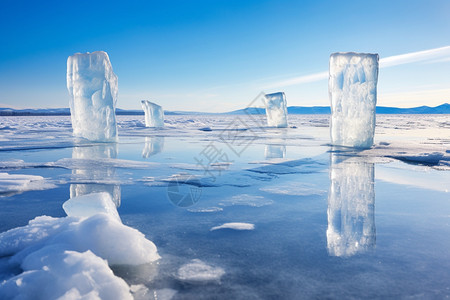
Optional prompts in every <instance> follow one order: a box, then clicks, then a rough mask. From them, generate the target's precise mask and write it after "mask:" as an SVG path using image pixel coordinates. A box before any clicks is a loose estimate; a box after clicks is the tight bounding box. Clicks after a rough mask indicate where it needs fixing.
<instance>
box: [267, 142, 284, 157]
mask: <svg viewBox="0 0 450 300" xmlns="http://www.w3.org/2000/svg"><path fill="white" fill-rule="evenodd" d="M264 157H265V158H266V159H272V158H285V157H286V146H285V145H266V148H265V150H264Z"/></svg>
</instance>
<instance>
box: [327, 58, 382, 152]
mask: <svg viewBox="0 0 450 300" xmlns="http://www.w3.org/2000/svg"><path fill="white" fill-rule="evenodd" d="M377 81H378V54H367V53H352V52H345V53H333V54H331V56H330V74H329V81H328V92H329V96H330V101H331V124H330V127H331V142H332V144H333V145H337V146H346V147H356V148H370V147H371V146H372V145H373V137H374V133H375V107H376V103H377Z"/></svg>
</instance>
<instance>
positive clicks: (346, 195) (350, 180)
mask: <svg viewBox="0 0 450 300" xmlns="http://www.w3.org/2000/svg"><path fill="white" fill-rule="evenodd" d="M346 159H348V157H345V156H344V157H339V156H338V155H335V154H332V155H331V166H330V180H331V184H330V190H329V194H328V211H327V212H328V213H327V214H328V229H327V244H328V251H329V253H330V255H334V256H352V255H355V254H356V253H361V252H365V251H367V250H369V249H372V248H373V247H374V246H375V213H374V209H375V188H374V165H373V164H372V163H367V162H365V161H364V159H363V158H361V159H356V160H350V161H346Z"/></svg>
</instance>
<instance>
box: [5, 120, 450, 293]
mask: <svg viewBox="0 0 450 300" xmlns="http://www.w3.org/2000/svg"><path fill="white" fill-rule="evenodd" d="M117 121H118V127H119V142H118V143H117V144H115V143H109V144H108V143H91V142H86V141H82V140H77V139H75V138H73V137H72V129H71V123H70V117H68V116H67V117H65V116H64V117H62V116H58V117H49V116H45V117H44V116H42V117H1V118H0V232H2V233H1V234H0V298H2V296H3V297H6V298H8V297H12V296H11V291H12V292H13V293H14V294H16V295H17V294H20V293H22V292H24V291H25V289H27V288H28V289H31V290H33V291H36V292H35V293H38V294H39V291H40V289H44V288H45V285H46V284H48V285H51V284H53V283H52V282H46V281H45V280H44V279H45V278H47V277H45V276H41V275H42V273H45V272H47V273H48V272H51V271H52V270H51V268H52V267H53V268H56V269H57V268H58V266H61V265H64V263H66V262H67V258H66V260H65V261H64V262H61V264H59V263H58V261H57V257H56V256H55V258H54V260H53V261H52V263H49V264H48V265H45V266H44V267H42V268H41V269H39V270H37V269H36V270H34V269H33V271H28V272H35V273H34V274H38V275H36V276H35V277H33V278H32V277H30V276H29V273H27V274H24V273H26V272H24V270H26V269H27V268H30V265H33V264H32V263H30V260H29V259H28V260H27V259H25V258H24V257H25V255H28V254H29V253H32V252H33V251H35V250H36V248H33V247H37V246H36V245H34V244H33V243H35V239H37V238H38V236H39V235H40V233H42V232H41V231H40V230H42V228H44V227H43V226H47V227H45V228H46V230H47V231H46V232H45V234H48V236H49V237H51V238H49V239H47V240H48V241H47V242H46V246H49V245H50V246H52V247H54V246H55V245H56V242H55V241H58V243H66V244H67V243H68V241H70V242H72V240H73V239H69V238H67V237H68V236H71V235H68V234H69V233H70V234H74V236H77V237H78V235H77V234H78V232H83V231H82V228H83V226H87V225H86V224H85V223H83V222H81V221H79V219H71V218H72V217H71V216H69V217H68V216H67V213H66V211H70V212H72V213H74V214H84V213H86V214H87V213H88V212H87V211H85V212H82V211H79V210H77V209H76V208H71V207H69V206H68V204H65V206H64V208H63V204H64V203H65V202H66V201H67V200H68V199H69V198H73V197H76V196H82V195H89V194H92V193H102V195H103V196H105V194H104V193H107V194H108V195H106V196H107V197H106V196H105V197H106V198H107V199H110V200H105V199H106V198H105V199H103V198H102V199H101V201H100V200H99V202H98V203H97V202H96V203H95V205H94V204H92V205H91V206H89V205H90V204H89V203H88V204H87V206H85V207H88V206H89V213H91V212H92V211H97V210H99V209H104V210H109V211H111V210H114V207H112V208H110V207H109V206H108V205H107V204H105V205H104V206H102V205H103V204H102V203H106V202H104V201H111V200H112V201H113V203H114V204H115V206H116V207H117V211H118V216H117V215H114V212H113V213H112V215H113V217H111V218H113V219H114V220H116V219H120V220H119V221H118V222H119V223H117V224H120V226H122V227H120V226H119V225H117V224H116V223H114V222H116V221H111V220H109V219H108V220H100V219H99V220H97V221H96V222H97V223H94V224H97V225H95V226H100V225H99V224H103V225H102V226H109V225H104V224H115V225H117V226H119V227H117V228H115V229H114V230H116V231H111V230H109V228H108V227H104V228H103V227H102V228H103V229H105V230H106V231H105V232H107V234H105V236H103V238H102V237H96V236H95V235H94V238H93V239H98V240H97V241H95V247H93V248H92V249H91V248H89V247H88V244H83V245H80V244H77V245H76V247H78V248H77V249H83V250H82V251H86V250H89V251H92V253H93V254H92V253H90V252H89V253H88V252H86V253H88V254H86V255H85V256H84V258H83V259H85V261H86V262H91V264H89V263H87V267H89V266H90V268H91V269H94V268H96V267H98V268H100V269H101V272H100V271H98V272H97V270H90V271H89V272H94V273H90V274H94V275H95V276H97V277H95V276H94V275H92V277H93V278H97V280H101V279H105V280H106V279H108V278H110V277H111V278H117V277H120V278H122V279H123V280H124V281H125V283H126V284H125V283H124V282H123V280H119V279H120V278H117V288H119V286H120V288H122V290H125V291H127V292H128V291H130V292H131V294H132V295H133V297H134V298H135V299H212V298H214V299H302V298H319V299H322V298H327V299H328V298H330V299H361V298H395V299H402V298H408V299H410V298H413V299H416V298H417V299H424V298H426V299H430V298H431V299H441V298H446V297H449V296H450V272H449V270H450V239H449V236H450V193H449V191H450V116H449V115H378V116H377V127H376V133H375V146H374V147H373V148H372V149H369V150H364V151H358V150H355V149H350V148H336V147H331V146H330V145H329V143H330V138H329V127H328V123H329V116H326V115H289V127H288V128H268V127H267V126H266V125H265V124H266V121H265V116H246V115H236V116H231V115H194V116H166V119H165V127H164V128H146V127H145V123H144V117H143V116H118V119H117ZM102 201H103V202H102ZM97 204H98V205H100V206H101V207H100V206H98V205H97ZM96 205H97V206H96ZM68 207H69V208H68ZM99 207H100V208H99ZM69 209H72V210H69ZM86 209H88V208H86ZM40 216H48V217H52V218H48V217H47V218H44V217H40ZM36 217H40V218H38V219H36V220H35V221H33V222H34V223H33V222H32V223H31V225H32V226H31V225H30V226H28V227H24V226H26V225H27V224H29V221H30V220H33V219H35V218H36ZM77 222H81V223H77ZM111 222H113V223H111ZM120 222H122V223H123V224H121V223H120ZM44 223H45V224H47V225H45V224H44ZM91 223H92V222H91ZM33 224H34V225H33ZM48 224H52V225H51V226H50V225H48ZM83 224H84V225H83ZM33 226H35V227H33ZM60 226H62V227H64V226H69V227H70V228H72V229H70V230H69V231H67V232H65V233H64V234H65V237H66V238H64V237H60V236H58V237H57V238H56V237H53V236H52V234H53V233H52V232H53V231H52V230H56V228H57V227H58V228H60ZM77 226H78V227H77ZM62 227H61V228H62ZM39 228H41V229H39ZM87 228H94V227H87ZM12 229H14V231H10V232H9V233H8V232H7V231H8V230H12ZM103 229H102V230H103ZM25 230H28V231H27V233H28V235H27V236H26V239H27V240H26V241H25V238H24V237H25ZM58 230H59V229H58ZM78 230H79V231H78ZM127 230H128V231H127ZM136 230H137V231H139V232H140V233H142V234H143V235H145V239H144V237H143V236H141V235H139V232H137V231H136ZM99 232H103V231H99ZM114 232H119V233H120V234H118V235H115V234H113V233H114ZM123 232H130V234H125V235H122V233H123ZM12 233H14V234H15V236H16V238H17V237H20V238H22V239H23V240H22V242H23V243H25V242H26V243H29V244H30V245H31V246H30V247H29V248H26V249H25V250H26V251H25V252H26V253H25V254H23V252H22V253H19V251H18V250H17V249H16V248H17V247H20V245H18V244H19V243H15V240H14V238H12V237H11V236H12ZM41 235H44V234H41ZM55 236H56V235H55ZM116 236H117V239H115V237H116ZM134 236H136V238H134ZM105 237H107V239H105ZM44 238H45V237H44ZM103 240H105V242H103ZM106 240H107V241H106ZM61 241H63V242H61ZM137 241H139V242H137ZM150 241H151V242H153V243H154V245H155V246H156V248H157V254H156V253H154V252H149V253H151V254H149V255H153V256H152V258H151V259H148V258H149V257H148V256H146V255H143V254H142V253H143V252H139V251H137V250H136V249H140V248H139V247H143V246H142V245H144V244H145V243H150V244H151V242H150ZM105 243H107V245H106V244H105ZM150 244H149V246H148V247H147V248H145V247H144V248H145V249H147V250H148V249H149V247H150V248H151V247H152V246H151V245H150ZM27 245H28V244H27ZM33 245H34V246H33ZM58 245H59V244H58ZM14 247H16V248H14ZM71 247H75V246H74V245H72V246H71ZM76 247H75V248H76ZM96 247H97V248H98V247H100V248H102V247H103V248H105V247H106V248H109V249H110V250H111V249H114V251H116V252H114V251H113V252H111V253H110V252H107V254H105V255H106V256H102V255H101V253H103V252H101V251H100V250H96V249H97V248H96ZM100 248H98V249H100ZM130 248H133V249H130ZM15 249H16V250H15ZM43 249H47V248H43ZM64 249H65V248H64ZM70 249H72V248H70ZM73 249H74V248H73ZM73 249H72V250H73ZM119 249H120V250H119ZM124 249H125V250H124ZM153 250H154V249H153ZM42 251H43V250H42ZM79 251H81V250H79ZM128 251H129V253H128ZM137 252H139V253H137ZM18 253H19V254H20V255H18ZM49 253H50V252H49ZM65 253H66V254H67V252H65ZM105 253H106V252H105ZM69 254H70V255H72V256H70V257H72V258H73V257H74V256H73V255H74V254H73V253H72V252H71V253H69ZM69 254H68V255H69ZM128 254H129V255H128ZM108 255H111V256H108ZM158 255H159V256H158ZM88 256H89V257H88ZM96 256H99V257H101V258H102V259H107V260H108V263H109V267H110V268H111V269H112V271H113V272H114V274H109V273H108V271H109V269H108V266H107V265H105V264H104V263H103V264H102V261H97V260H96V259H97V257H96ZM135 257H136V260H135V261H133V262H132V263H130V262H129V261H128V260H129V259H131V258H133V259H134V258H135ZM158 257H160V258H159V259H157V258H158ZM114 259H116V260H114ZM127 259H128V260H127ZM156 259H157V260H156ZM147 260H148V262H147ZM115 261H116V263H114V262H115ZM66 267H67V266H66ZM49 268H50V270H49ZM70 270H71V271H70V272H73V273H72V275H73V276H72V277H70V276H67V279H65V278H63V279H61V281H63V280H66V281H67V282H61V283H58V284H59V286H60V287H61V290H58V291H56V292H55V293H59V294H53V295H51V296H53V297H56V296H62V295H65V296H66V297H69V296H70V295H72V296H73V295H75V296H76V295H83V293H88V292H89V291H84V290H83V289H82V288H79V289H78V290H77V291H74V290H73V289H72V290H69V289H67V293H65V292H66V291H65V290H64V286H65V285H67V286H70V281H71V280H75V281H76V280H77V279H76V278H78V277H77V272H80V273H82V272H85V271H86V264H85V267H84V269H83V268H81V269H77V270H78V271H77V270H74V269H70ZM38 271H39V272H41V273H37V272H38ZM65 272H66V271H65ZM95 272H97V273H95ZM39 274H41V275H39ZM45 274H46V273H45ZM64 274H66V273H64ZM26 276H28V277H26ZM37 276H41V277H37ZM108 276H109V277H108ZM30 278H32V279H33V280H32V279H30ZM36 278H40V279H42V278H44V279H42V281H39V280H38V279H36ZM99 278H100V279H99ZM19 279H20V280H19ZM35 279H36V280H35ZM26 280H29V281H26ZM108 280H109V281H108V282H109V283H110V284H113V283H114V282H115V281H111V280H112V279H108ZM23 282H25V284H24V283H23ZM33 284H34V285H33ZM32 285H33V286H32ZM95 289H96V288H95V287H94V288H93V290H94V291H95ZM99 289H100V288H99ZM109 289H111V287H109ZM76 293H79V294H76ZM100 294H101V293H100ZM34 295H36V294H34ZM97 295H98V294H97ZM118 295H119V294H116V296H117V297H119V296H118ZM91 296H92V295H91ZM75 298H76V297H75Z"/></svg>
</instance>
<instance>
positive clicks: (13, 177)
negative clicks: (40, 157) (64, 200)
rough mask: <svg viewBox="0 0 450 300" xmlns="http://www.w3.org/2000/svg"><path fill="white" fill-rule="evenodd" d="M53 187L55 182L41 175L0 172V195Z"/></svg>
mask: <svg viewBox="0 0 450 300" xmlns="http://www.w3.org/2000/svg"><path fill="white" fill-rule="evenodd" d="M55 187H56V185H55V184H53V183H50V182H48V181H47V180H46V179H45V178H44V177H42V176H37V175H25V174H8V173H0V195H2V194H9V195H10V194H15V193H22V192H25V191H32V190H46V189H53V188H55Z"/></svg>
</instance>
